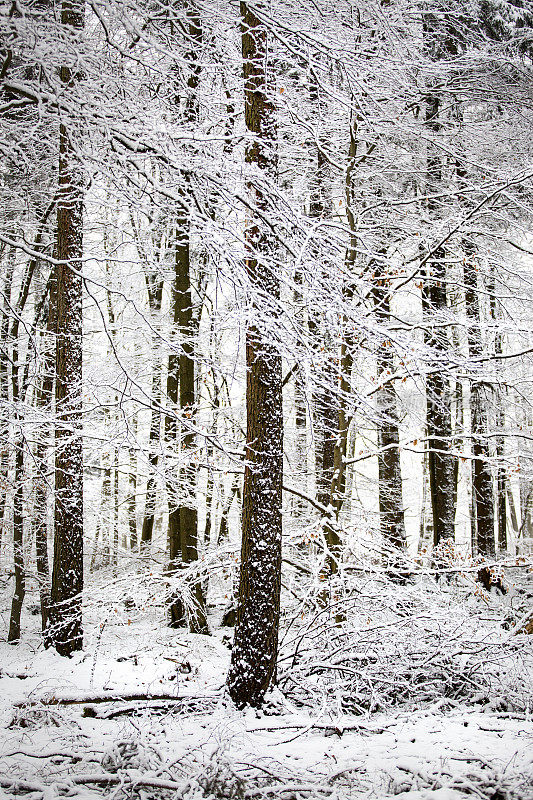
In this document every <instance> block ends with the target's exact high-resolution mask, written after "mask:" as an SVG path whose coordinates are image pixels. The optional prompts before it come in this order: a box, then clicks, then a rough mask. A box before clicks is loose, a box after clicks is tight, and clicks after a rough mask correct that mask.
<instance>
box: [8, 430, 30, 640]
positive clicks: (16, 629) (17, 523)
mask: <svg viewBox="0 0 533 800" xmlns="http://www.w3.org/2000/svg"><path fill="white" fill-rule="evenodd" d="M23 447H24V441H23V437H22V436H21V435H19V436H17V443H16V453H15V475H14V479H13V480H14V485H15V494H14V497H13V559H14V567H15V570H14V571H15V591H14V592H13V600H12V602H11V615H10V618H9V633H8V636H7V641H8V642H9V643H10V644H17V643H18V642H19V641H20V615H21V613H22V605H23V603H24V596H25V594H26V574H25V569H24V508H23V505H24V450H23Z"/></svg>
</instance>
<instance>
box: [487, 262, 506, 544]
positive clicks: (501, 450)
mask: <svg viewBox="0 0 533 800" xmlns="http://www.w3.org/2000/svg"><path fill="white" fill-rule="evenodd" d="M488 289H489V294H490V312H491V317H492V319H493V321H494V323H497V322H498V319H499V310H498V302H497V300H496V279H495V276H494V272H493V273H492V275H491V280H490V286H489V287H488ZM502 353H503V340H502V333H501V331H500V330H497V329H496V331H495V335H494V354H495V355H496V357H498V356H501V355H502ZM496 363H498V362H496ZM505 399H506V392H505V389H502V388H500V387H499V386H498V385H497V384H496V386H495V390H494V401H495V405H496V425H497V427H498V429H499V435H498V436H497V438H496V461H497V468H496V469H497V472H496V524H497V536H496V539H497V542H498V550H499V551H500V552H506V551H507V549H508V546H509V542H508V537H507V502H506V501H507V473H506V470H505V463H504V458H505V439H504V435H503V432H504V429H505Z"/></svg>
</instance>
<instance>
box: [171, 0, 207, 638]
mask: <svg viewBox="0 0 533 800" xmlns="http://www.w3.org/2000/svg"><path fill="white" fill-rule="evenodd" d="M186 17H187V27H188V40H189V45H190V49H189V51H188V52H187V53H186V61H187V65H188V69H189V77H188V80H187V87H188V90H189V91H188V94H187V100H186V107H185V121H186V122H187V123H189V124H190V125H193V124H194V123H197V122H198V119H199V104H198V84H199V79H200V62H199V53H198V51H199V48H200V46H201V44H202V27H201V21H200V15H199V12H198V10H197V9H196V8H195V6H194V4H193V3H189V4H188V5H187V9H186ZM184 181H185V183H186V186H185V189H184V190H183V192H182V199H183V203H184V208H183V210H182V213H181V215H180V218H179V219H178V220H177V222H176V241H175V262H174V263H175V272H174V285H173V290H172V302H173V307H174V315H173V316H174V319H173V321H174V326H175V327H176V328H177V330H178V331H179V333H180V338H181V352H180V355H179V359H178V358H177V356H176V355H175V354H172V355H171V356H170V358H169V370H168V380H167V396H168V400H169V402H171V403H173V405H174V408H176V406H177V405H178V403H179V409H180V412H181V416H182V419H183V423H182V428H183V430H184V434H183V436H182V441H181V446H182V454H183V457H184V460H185V465H184V467H183V469H182V471H181V481H180V483H181V499H180V501H179V505H178V504H177V503H176V502H175V501H173V499H172V495H173V491H172V488H171V486H170V487H169V488H171V491H170V494H169V500H170V503H169V529H168V540H169V557H170V558H169V567H168V573H169V574H170V575H172V574H173V573H174V572H175V571H176V570H177V569H179V564H178V558H179V556H181V562H182V564H183V565H187V564H192V563H195V562H197V561H198V507H197V497H196V484H197V466H196V464H195V462H194V456H195V450H196V446H197V441H196V434H195V432H194V425H195V419H196V378H195V372H196V359H195V342H196V339H197V336H198V325H199V321H200V320H199V315H198V318H196V319H195V317H194V314H193V306H192V282H191V249H190V225H191V223H190V218H189V214H188V212H187V209H186V203H187V201H188V199H189V192H188V190H187V182H188V180H187V176H185V175H184ZM167 431H168V433H169V434H170V435H171V436H172V434H174V438H175V437H176V434H177V425H176V422H175V421H172V420H171V421H170V425H168V427H167ZM191 594H192V598H193V603H194V606H193V607H191V608H188V609H187V611H188V614H187V617H188V623H189V630H190V631H191V633H203V634H207V633H209V627H208V624H207V615H206V599H205V596H204V591H203V583H202V581H201V580H200V579H199V578H198V579H196V580H195V581H194V582H193V585H192V587H191ZM182 618H183V603H182V600H181V599H180V598H179V597H178V596H176V595H171V598H170V603H169V620H170V624H171V625H172V626H176V625H178V624H180V621H181V619H182Z"/></svg>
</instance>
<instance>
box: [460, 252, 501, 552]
mask: <svg viewBox="0 0 533 800" xmlns="http://www.w3.org/2000/svg"><path fill="white" fill-rule="evenodd" d="M465 245H468V247H467V252H466V257H465V259H464V284H465V299H466V315H467V318H468V321H469V325H468V354H469V357H470V359H471V360H474V359H479V358H480V357H481V355H482V353H483V343H482V340H481V316H480V310H479V295H478V292H479V289H478V282H477V268H476V263H475V256H474V250H473V248H472V246H471V245H470V244H469V243H468V242H465ZM485 391H486V390H485V388H484V386H483V384H482V382H481V381H479V380H477V379H476V378H473V379H471V382H470V413H471V419H472V441H473V444H472V450H473V456H474V460H473V462H472V492H473V504H474V506H475V520H476V533H477V536H476V540H477V541H476V543H475V546H474V548H473V549H474V552H475V551H476V546H477V552H479V554H480V555H483V556H489V557H490V556H493V555H494V552H495V542H494V522H495V519H494V490H493V485H492V470H491V467H490V451H489V444H488V441H487V438H486V434H487V430H488V418H487V399H486V397H485Z"/></svg>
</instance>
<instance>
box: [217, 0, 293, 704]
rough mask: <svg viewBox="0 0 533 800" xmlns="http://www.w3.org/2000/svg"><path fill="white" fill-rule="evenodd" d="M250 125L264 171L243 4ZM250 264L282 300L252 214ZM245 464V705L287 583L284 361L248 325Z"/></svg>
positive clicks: (272, 640)
mask: <svg viewBox="0 0 533 800" xmlns="http://www.w3.org/2000/svg"><path fill="white" fill-rule="evenodd" d="M240 11H241V31H242V55H243V61H244V92H245V118H246V127H247V128H248V131H250V133H251V135H252V136H251V138H252V141H251V143H250V144H249V145H248V147H247V151H246V162H247V163H248V164H253V165H255V166H256V168H258V169H259V170H260V171H261V172H263V173H264V174H265V177H268V176H269V175H270V176H272V174H273V171H274V165H275V158H274V154H273V147H274V142H275V128H274V111H273V108H272V105H271V102H270V99H269V98H268V95H267V70H266V59H267V52H268V51H267V33H266V28H265V26H264V25H263V24H262V23H261V21H260V20H259V19H258V17H257V16H256V15H255V13H254V12H253V10H252V9H251V8H250V6H249V5H248V4H247V3H246V2H241V4H240ZM248 191H249V194H250V196H251V198H252V202H253V203H254V204H255V207H256V208H257V209H259V210H263V209H265V210H266V208H267V201H266V199H265V196H264V194H263V190H262V189H259V188H257V187H255V186H254V184H253V183H252V182H250V183H249V184H248ZM245 235H246V242H247V254H246V270H247V273H248V278H249V281H250V285H251V291H252V292H254V294H255V292H257V293H258V294H256V295H255V297H254V299H253V300H252V302H254V303H255V304H257V303H258V302H259V301H258V299H257V297H258V295H259V296H261V295H263V296H266V297H268V298H270V299H271V303H272V306H274V307H275V306H276V305H277V303H278V301H279V296H280V282H279V277H278V276H277V275H276V272H275V266H274V264H273V261H274V255H275V253H274V247H273V246H272V243H271V241H270V240H269V238H268V236H267V234H265V233H264V232H263V231H262V230H261V228H260V220H259V218H258V217H257V216H252V218H251V219H250V220H249V222H248V227H247V229H246V233H245ZM246 367H247V378H246V417H247V425H246V467H245V472H244V490H243V509H242V551H241V568H240V581H239V599H238V608H237V623H236V627H235V637H234V643H233V649H232V653H231V666H230V671H229V675H228V688H229V694H230V697H231V699H232V700H233V701H234V703H235V704H236V705H237V706H239V707H242V706H246V705H251V706H259V705H261V703H262V702H263V698H264V696H265V693H266V691H267V690H268V688H269V687H270V685H271V684H272V682H273V680H274V679H275V674H276V661H277V653H278V630H279V611H280V589H281V533H282V516H281V502H282V483H283V402H282V362H281V355H280V353H279V351H278V349H277V347H276V346H275V345H273V344H272V343H271V342H270V341H268V339H267V338H266V337H265V336H264V334H263V333H262V331H261V330H260V329H259V328H258V327H256V326H255V324H253V323H251V324H249V326H248V328H247V331H246Z"/></svg>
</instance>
